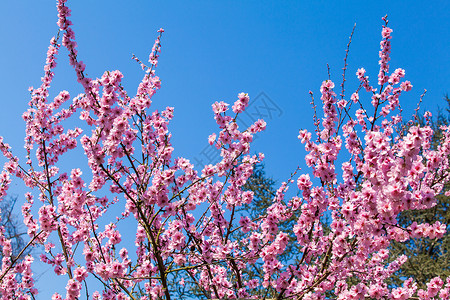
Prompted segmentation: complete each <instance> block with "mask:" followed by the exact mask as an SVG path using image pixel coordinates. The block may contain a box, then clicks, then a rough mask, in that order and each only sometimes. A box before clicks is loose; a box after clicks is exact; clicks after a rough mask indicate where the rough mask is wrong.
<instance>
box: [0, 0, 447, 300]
mask: <svg viewBox="0 0 450 300" xmlns="http://www.w3.org/2000/svg"><path fill="white" fill-rule="evenodd" d="M57 9H58V26H59V28H60V32H61V33H62V42H61V45H62V46H63V47H65V48H66V49H67V50H68V51H69V62H70V64H71V66H72V67H73V68H74V70H75V73H76V75H77V80H78V82H79V83H80V84H81V85H82V86H83V88H84V94H81V95H78V96H76V97H75V98H73V100H72V101H70V98H71V97H70V95H69V93H68V92H67V91H62V92H60V93H59V94H58V95H57V96H56V97H55V98H54V99H53V100H49V87H50V85H51V83H52V80H53V76H54V73H53V69H54V68H55V66H56V55H57V54H58V51H59V48H60V47H61V45H60V44H58V38H53V39H52V40H51V42H50V47H49V50H48V53H47V60H46V64H45V67H44V77H43V78H42V84H41V86H40V87H39V88H37V89H33V88H31V89H30V91H31V101H30V102H29V109H28V110H27V112H25V113H24V115H23V118H24V120H25V122H26V134H27V137H26V139H25V149H26V151H27V156H26V161H25V164H24V165H22V164H19V159H18V158H17V157H15V156H14V155H13V154H12V151H11V148H10V146H9V145H8V144H6V143H4V142H3V139H1V138H0V150H1V151H2V153H3V155H4V157H5V158H6V160H7V162H6V163H5V165H4V171H3V172H2V173H1V174H0V197H4V196H5V195H6V192H7V189H8V187H9V185H10V183H11V177H13V176H15V177H17V178H18V179H21V180H23V181H24V183H25V184H26V186H27V188H29V189H30V190H29V191H27V193H26V195H25V198H26V202H25V203H24V204H23V206H22V214H23V219H24V223H25V225H26V226H27V228H28V231H27V232H28V235H29V237H30V242H29V243H28V244H27V246H26V247H34V246H36V245H43V246H44V247H43V248H44V249H45V252H44V253H42V254H41V255H40V260H41V261H42V262H43V263H45V264H48V265H49V266H51V267H52V268H53V270H54V273H55V275H60V276H66V277H67V284H66V294H65V299H78V298H79V297H81V295H82V294H84V293H87V294H88V297H91V298H92V299H167V300H168V299H171V298H176V297H177V291H178V292H179V291H180V289H190V290H192V291H193V290H196V291H199V293H201V294H202V295H203V296H204V297H205V298H217V299H223V298H225V297H228V298H230V299H235V298H238V297H239V298H250V297H253V298H255V297H256V293H257V291H258V288H261V287H264V288H267V289H268V288H271V289H272V290H273V291H275V292H274V293H276V295H274V296H275V297H277V298H278V299H285V298H295V299H325V298H326V297H329V295H334V296H335V298H336V299H366V298H368V297H371V298H374V299H409V298H411V297H418V298H419V299H433V298H436V297H440V298H442V299H449V289H450V281H449V279H446V282H444V280H443V279H441V278H438V277H437V278H434V279H433V280H431V281H430V282H429V283H428V284H427V290H421V289H417V286H416V284H415V283H414V281H413V280H412V279H407V280H405V282H404V283H403V285H402V286H399V287H395V288H390V287H388V286H387V284H386V280H387V279H388V278H389V277H390V276H392V274H394V273H395V272H396V271H398V270H399V268H400V267H401V265H402V264H404V263H405V262H406V257H404V256H400V257H397V258H395V259H394V260H390V261H391V262H390V263H387V261H388V259H389V258H390V253H389V245H390V242H391V241H393V240H396V241H401V242H404V241H408V240H409V239H411V238H417V237H427V238H430V239H439V238H441V237H442V236H443V234H444V233H445V227H446V225H445V224H441V223H439V222H436V223H434V224H426V223H425V224H417V223H413V224H412V225H411V226H409V227H408V228H401V227H400V226H399V225H398V222H397V216H398V214H399V213H401V212H402V211H405V210H408V209H424V208H430V207H433V206H434V205H435V204H436V199H435V196H436V195H438V194H439V193H441V191H442V189H443V185H444V183H445V182H447V181H448V180H449V173H448V170H449V162H448V157H449V155H450V147H449V145H450V129H449V128H444V134H443V138H442V141H441V143H440V145H439V146H438V148H437V149H433V148H432V146H431V144H432V143H431V138H432V136H433V130H432V128H431V127H430V126H429V124H427V125H425V126H421V127H420V126H411V127H410V128H409V129H408V131H407V132H406V133H404V134H403V133H402V134H397V133H396V131H395V129H396V126H397V125H398V124H400V123H401V121H402V119H401V115H400V113H399V97H400V95H401V94H402V93H403V92H408V91H409V90H411V88H412V85H411V83H410V82H409V81H404V80H403V78H404V77H405V71H404V70H403V69H400V68H398V69H396V70H395V71H394V72H393V73H392V74H389V53H390V49H391V44H390V39H391V32H392V30H391V29H390V28H388V27H387V20H385V26H384V27H383V30H382V36H383V41H382V42H381V51H380V72H379V75H378V84H379V87H378V88H374V87H372V86H371V85H370V84H369V80H368V76H366V71H365V70H364V69H363V68H360V69H358V71H357V77H358V79H359V80H360V82H361V86H360V88H361V87H364V88H365V90H366V91H367V92H368V93H369V97H368V98H369V99H370V101H371V104H372V106H371V107H370V108H367V109H364V108H363V98H364V96H365V95H364V94H363V93H361V91H360V88H358V89H357V91H355V92H354V93H352V95H351V97H350V100H351V101H347V100H346V99H345V95H341V96H342V98H341V99H340V100H338V99H337V97H336V93H335V92H334V88H335V84H334V83H333V82H332V81H331V80H326V81H324V82H323V83H322V85H321V87H320V93H321V100H322V103H323V106H322V112H323V118H322V119H321V121H318V120H319V116H316V119H315V120H316V122H315V125H316V126H317V130H316V138H313V134H312V133H311V132H308V131H307V130H300V132H299V136H298V138H299V139H300V140H301V142H302V143H304V144H305V150H306V152H307V154H306V155H305V160H306V165H307V166H308V167H310V168H311V170H312V171H311V172H310V173H304V174H300V175H299V176H298V177H296V176H297V175H296V173H294V174H293V175H292V176H291V178H290V179H289V180H287V181H286V182H284V183H282V184H281V186H280V188H279V189H278V190H277V192H276V195H275V196H274V198H273V201H272V203H271V204H270V205H269V207H268V208H267V210H266V212H265V213H264V214H262V215H260V216H258V217H257V218H251V217H250V216H249V215H246V214H244V213H243V212H242V210H240V208H241V207H242V205H244V204H251V203H252V201H253V197H254V194H253V192H250V191H246V190H244V185H245V183H246V182H247V181H248V179H249V178H250V176H252V173H253V167H254V165H255V164H256V163H259V162H261V161H262V160H263V159H264V155H263V154H258V155H250V144H251V142H252V140H253V139H254V135H255V134H257V133H259V132H261V131H263V130H264V129H265V127H266V123H265V121H263V120H257V121H256V122H255V123H254V124H252V125H251V126H249V127H248V128H240V126H239V125H238V123H237V118H238V116H239V114H241V113H242V112H244V111H245V109H246V107H248V105H249V103H250V97H249V96H248V94H245V93H240V94H238V96H237V98H238V99H237V100H236V101H235V102H234V104H233V105H231V110H230V105H228V104H227V103H225V102H215V103H214V104H213V105H212V110H213V113H214V119H215V120H216V123H217V126H218V130H219V131H218V132H217V133H213V134H211V135H210V136H209V138H208V142H209V144H210V145H211V147H216V148H217V149H219V150H220V153H221V160H220V161H219V162H218V163H216V164H214V165H213V164H209V165H206V166H203V167H202V168H201V169H199V168H198V167H199V166H197V169H196V168H195V167H194V165H193V164H192V163H191V162H190V161H189V160H188V159H186V158H183V157H174V156H173V153H174V148H173V146H172V143H171V138H172V134H171V133H170V131H169V123H170V121H171V119H172V118H173V116H174V109H173V108H172V107H167V108H166V109H164V110H162V111H158V110H155V111H150V107H151V104H152V100H151V99H152V97H153V95H154V94H155V93H156V92H157V90H158V89H159V88H160V87H161V81H160V80H159V78H158V77H157V76H156V75H155V70H154V68H156V67H157V64H158V58H159V53H160V51H161V37H162V33H163V32H164V30H162V29H160V30H159V31H158V32H159V36H158V37H157V39H156V41H155V44H154V46H153V49H152V52H151V54H150V56H149V62H150V65H151V66H150V67H147V66H145V65H144V64H143V63H141V61H140V60H139V59H137V58H135V59H136V60H137V61H138V62H139V63H141V66H142V68H143V69H144V70H145V72H144V73H145V74H144V76H143V79H142V81H141V82H140V84H139V87H138V90H137V93H136V94H135V95H134V96H133V97H130V96H129V95H131V94H129V93H127V92H126V91H125V89H124V87H123V86H122V85H121V81H122V78H123V75H122V73H121V72H119V71H107V72H105V73H104V74H103V75H102V76H101V77H100V78H97V79H90V78H87V77H85V75H84V71H85V68H86V66H85V65H84V64H83V62H82V61H79V60H78V52H77V44H76V42H75V33H74V31H73V30H72V28H71V25H72V23H71V21H70V20H69V19H68V18H69V17H70V15H71V11H70V9H69V8H68V7H67V6H66V1H65V0H58V2H57ZM354 104H359V105H360V108H359V109H357V110H356V111H354V112H353V110H351V106H352V105H354ZM77 111H79V119H80V120H81V121H82V123H83V125H82V126H83V128H89V129H91V130H90V132H88V133H83V130H82V129H81V127H82V126H80V127H75V128H72V129H66V128H65V127H64V125H66V124H67V122H63V121H65V120H69V119H70V120H72V119H75V118H74V114H75V113H76V112H77ZM396 112H397V113H396ZM73 121H75V120H73ZM69 124H73V123H72V122H71V123H69ZM79 145H81V146H79ZM80 147H82V149H83V150H84V154H85V157H86V161H87V167H84V168H83V167H78V166H76V167H74V168H72V169H69V170H65V169H64V168H63V167H58V162H59V161H60V159H61V157H62V156H66V155H67V153H70V152H71V150H74V149H77V148H80ZM294 182H296V183H297V184H296V187H297V188H298V192H299V193H298V195H297V196H295V197H288V194H287V192H288V190H289V188H291V187H292V186H291V185H292V183H294ZM294 188H295V185H294ZM35 198H36V199H38V201H35ZM294 216H295V217H294ZM326 216H328V217H329V220H330V221H329V224H328V225H329V228H325V227H324V222H323V219H324V217H326ZM111 217H112V218H111ZM292 218H294V219H293V222H294V223H295V225H294V226H293V227H292V231H293V233H294V234H295V237H296V240H294V241H292V240H291V239H290V238H289V234H288V233H287V232H283V231H282V230H281V229H280V228H281V227H280V226H279V225H280V222H283V221H286V220H288V219H292ZM125 230H126V231H125ZM130 230H134V231H135V236H134V238H131V239H130V237H129V234H130ZM237 232H240V233H241V234H240V235H239V236H240V238H236V233H237ZM133 241H134V246H133ZM294 243H295V245H296V246H298V248H299V249H301V253H300V254H299V255H298V257H295V258H294V259H293V260H292V261H290V262H289V263H284V264H283V263H282V262H281V260H280V256H281V255H283V254H284V253H286V251H288V250H287V249H289V246H290V245H292V244H294ZM130 244H131V246H130ZM0 246H1V249H2V253H3V260H2V266H1V271H0V295H1V296H2V298H4V299H13V298H18V299H31V298H34V295H36V294H37V289H36V288H35V287H34V279H33V274H32V271H31V265H32V262H33V258H32V257H31V256H27V257H25V258H24V259H23V260H19V259H17V258H16V257H13V256H12V247H11V241H10V240H9V239H8V238H7V237H6V235H5V232H4V230H3V229H1V230H0ZM129 253H130V254H129ZM257 264H259V265H261V266H262V269H261V270H262V274H261V278H253V277H252V276H250V275H249V274H250V272H249V270H250V269H252V268H253V267H254V266H255V265H257ZM349 279H352V280H349ZM174 282H175V284H174ZM90 284H94V286H95V289H97V290H95V291H93V290H92V289H90V288H87V286H88V285H89V286H90ZM99 287H100V288H99ZM179 287H183V288H179ZM61 293H62V292H61ZM89 293H92V294H89ZM52 299H63V296H62V294H60V293H58V292H55V293H54V295H53V297H52Z"/></svg>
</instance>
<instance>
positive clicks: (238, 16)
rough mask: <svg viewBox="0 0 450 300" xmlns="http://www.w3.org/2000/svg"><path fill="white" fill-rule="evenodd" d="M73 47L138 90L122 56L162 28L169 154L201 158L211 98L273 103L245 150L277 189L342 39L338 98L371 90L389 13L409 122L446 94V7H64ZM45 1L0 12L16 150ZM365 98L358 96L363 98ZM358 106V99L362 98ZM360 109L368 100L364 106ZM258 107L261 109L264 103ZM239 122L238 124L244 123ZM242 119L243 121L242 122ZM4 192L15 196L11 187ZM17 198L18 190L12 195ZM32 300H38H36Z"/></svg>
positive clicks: (160, 98)
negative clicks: (256, 155)
mask: <svg viewBox="0 0 450 300" xmlns="http://www.w3.org/2000/svg"><path fill="white" fill-rule="evenodd" d="M68 5H69V7H70V8H71V9H72V17H71V20H72V21H73V23H74V27H73V29H74V30H75V33H76V39H77V42H78V44H79V48H78V49H79V58H80V59H81V60H83V61H84V62H85V63H86V65H87V69H86V72H87V74H88V75H89V76H90V77H99V76H101V75H102V74H103V72H104V71H105V70H115V69H119V70H121V71H122V72H123V74H124V76H125V78H124V81H123V83H124V86H125V87H126V88H127V89H128V90H129V91H130V92H131V93H134V92H135V91H136V88H137V85H138V83H139V81H140V79H141V78H142V72H141V71H140V67H139V66H138V65H137V64H136V63H135V62H134V61H132V60H131V59H130V58H131V55H132V53H134V54H136V55H137V56H138V57H140V58H141V59H143V60H146V58H147V57H148V54H149V51H150V50H151V47H152V45H153V42H154V39H155V38H156V36H157V33H156V31H157V30H158V29H159V28H160V27H163V28H164V29H165V30H166V32H165V33H164V35H163V38H162V53H161V57H160V61H159V67H158V69H157V74H158V75H159V76H160V78H161V80H162V89H161V90H160V91H159V92H158V93H157V94H156V95H155V97H154V98H153V103H154V107H155V108H159V109H160V108H163V107H166V106H174V107H175V118H174V120H173V121H172V123H171V126H170V129H171V131H172V132H173V144H174V147H175V149H176V152H175V153H176V155H177V156H185V157H187V158H189V159H191V160H195V159H200V160H201V159H203V161H205V157H204V156H203V154H201V152H202V150H203V149H204V148H205V147H206V146H207V137H208V135H209V134H210V133H212V132H217V131H218V130H217V127H216V126H215V123H214V120H213V114H212V111H211V104H212V103H213V102H214V101H220V100H223V101H225V102H229V103H232V102H234V101H235V100H236V98H237V94H238V93H240V92H247V93H249V95H250V97H251V99H255V98H256V96H258V95H260V93H264V94H263V96H261V97H259V98H258V99H257V101H255V105H256V106H253V109H255V108H256V107H260V111H261V112H263V113H264V112H267V111H264V109H263V108H261V107H263V106H264V103H265V104H268V105H269V104H270V105H272V106H271V107H272V108H273V109H274V110H273V111H272V112H273V113H274V114H273V115H272V116H267V117H266V121H267V130H266V132H264V133H262V134H260V135H259V136H258V138H257V139H256V141H255V143H254V148H253V151H261V152H264V153H265V154H266V172H267V173H268V174H269V175H271V176H273V177H274V178H275V179H277V180H279V181H282V180H285V179H287V178H288V177H289V174H290V173H291V172H292V171H294V170H295V168H296V167H297V166H298V165H300V166H301V167H303V166H304V159H303V156H304V154H305V153H304V151H303V147H302V145H301V144H300V142H299V141H298V140H297V134H298V130H299V129H301V128H308V129H312V114H313V113H312V109H311V107H310V104H309V102H310V98H309V95H308V91H309V90H312V91H313V92H314V93H315V94H316V99H319V97H318V94H319V87H320V84H321V82H322V81H323V80H325V79H327V77H328V75H327V63H328V64H329V65H330V68H331V79H332V80H333V81H335V82H336V83H337V85H338V83H340V80H341V73H342V71H341V69H342V67H343V58H344V56H345V48H346V45H347V43H348V37H349V35H350V33H351V30H352V27H353V25H354V24H355V23H356V30H355V34H354V37H353V42H352V45H351V47H350V54H349V59H348V63H349V67H348V72H347V80H348V81H347V83H346V86H347V91H348V97H347V98H349V96H350V94H351V91H352V88H353V89H354V88H355V87H356V85H357V84H358V83H357V80H356V77H355V76H354V74H355V72H356V70H357V69H358V68H359V67H364V68H366V70H367V72H368V75H369V76H370V78H372V82H375V81H376V76H377V73H378V51H379V42H380V40H381V34H380V33H381V25H382V24H383V22H382V21H381V17H383V16H384V15H385V14H388V16H389V20H390V23H389V25H390V27H391V28H393V30H394V31H393V34H392V36H393V39H392V54H391V70H394V69H395V68H398V67H401V68H404V69H405V70H406V79H408V80H410V81H411V82H412V84H413V86H414V87H413V90H412V91H411V92H409V93H407V94H406V95H404V96H403V97H402V98H401V103H402V106H403V108H404V115H405V116H409V115H411V114H412V110H413V109H414V108H415V103H417V101H418V99H419V96H420V95H421V94H422V92H423V90H424V89H427V90H428V93H427V95H426V96H425V98H424V102H423V105H422V107H423V108H425V109H428V110H431V111H432V112H435V111H436V109H437V107H438V105H440V106H441V107H443V106H444V102H443V101H442V98H443V96H444V95H445V94H446V93H448V92H449V91H450V59H449V55H448V51H449V46H448V45H449V37H450V21H449V18H448V13H449V12H450V4H449V2H448V1H444V0H441V1H370V2H369V1H334V2H331V1H189V2H188V1H186V2H185V1H183V2H182V1H143V0H132V1H118V0H109V1H86V0H77V1H69V3H68ZM56 20H57V17H56V8H55V1H31V0H24V1H1V3H0V39H1V43H0V68H1V72H0V89H1V91H2V93H1V97H0V103H1V107H2V109H1V110H0V135H2V136H4V137H5V139H6V140H7V141H8V142H9V143H10V144H11V145H12V146H13V147H14V149H17V150H15V151H16V153H18V154H21V153H23V150H22V149H23V138H24V129H25V126H24V123H23V121H22V119H21V114H22V112H23V111H25V110H26V108H27V103H28V101H29V93H28V91H27V89H28V87H29V86H35V87H37V86H38V85H39V84H40V81H39V80H40V77H41V76H42V75H43V64H44V62H45V53H46V50H47V47H48V43H49V40H50V38H51V37H52V36H53V35H54V34H56V32H57V25H56ZM55 73H56V79H55V81H54V85H53V88H52V93H53V96H55V95H56V94H57V92H58V91H59V90H62V89H66V90H68V91H69V92H70V93H71V95H72V96H75V95H77V93H79V92H81V89H80V87H79V86H78V84H77V83H76V81H75V73H74V71H73V70H71V69H70V68H69V67H68V59H67V53H66V52H64V51H62V52H61V55H60V56H59V58H58V67H57V68H56V71H55ZM365 96H367V95H365ZM363 99H364V98H363ZM365 100H366V101H367V100H368V99H367V97H366V98H365ZM264 101H266V102H264ZM248 120H249V119H247V121H248ZM242 121H243V122H246V120H245V116H243V119H242ZM13 191H14V187H13ZM14 192H15V193H17V194H20V193H21V191H20V189H19V188H16V190H15V191H14ZM45 298H46V297H44V296H42V298H41V297H40V298H39V299H45Z"/></svg>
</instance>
